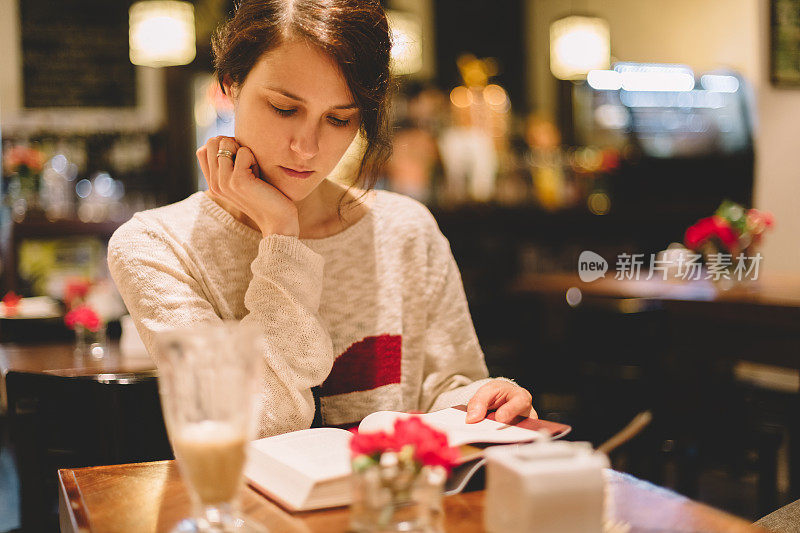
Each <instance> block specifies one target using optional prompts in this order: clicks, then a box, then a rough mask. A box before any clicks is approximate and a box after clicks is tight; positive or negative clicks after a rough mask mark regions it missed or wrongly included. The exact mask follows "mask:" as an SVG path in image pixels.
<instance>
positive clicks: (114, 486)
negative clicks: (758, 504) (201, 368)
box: [59, 461, 766, 533]
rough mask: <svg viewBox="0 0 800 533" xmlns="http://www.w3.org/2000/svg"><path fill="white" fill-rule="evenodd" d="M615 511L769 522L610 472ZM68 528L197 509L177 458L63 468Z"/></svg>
mask: <svg viewBox="0 0 800 533" xmlns="http://www.w3.org/2000/svg"><path fill="white" fill-rule="evenodd" d="M607 479H608V483H609V487H610V491H609V494H611V497H612V502H613V503H612V505H611V509H612V511H611V514H612V519H613V520H614V521H615V522H617V523H623V524H627V525H629V526H630V531H631V532H643V531H655V530H657V531H682V532H690V531H698V532H699V531H702V532H726V533H737V532H741V533H745V532H759V531H761V532H763V531H766V530H764V529H761V528H758V527H755V526H753V525H751V524H750V523H748V522H746V521H744V520H742V519H740V518H736V517H734V516H731V515H728V514H726V513H723V512H722V511H718V510H716V509H712V508H710V507H708V506H705V505H702V504H699V503H696V502H693V501H691V500H689V499H687V498H684V497H682V496H679V495H678V494H675V493H674V492H671V491H668V490H666V489H662V488H659V487H656V486H654V485H651V484H649V483H646V482H644V481H640V480H637V479H636V478H633V477H631V476H628V475H626V474H620V473H618V472H614V471H608V475H607ZM59 480H60V500H61V501H60V512H61V524H62V531H92V532H105V531H126V532H130V533H139V532H141V533H145V532H155V531H169V530H170V528H172V527H173V526H175V524H177V523H178V522H179V521H180V520H181V519H182V518H184V517H186V516H187V515H188V513H189V511H190V503H189V497H188V494H187V492H186V488H185V486H184V485H183V482H182V481H181V479H180V474H179V472H178V469H177V465H176V463H175V462H174V461H159V462H153V463H138V464H129V465H116V466H102V467H92V468H79V469H64V470H59ZM483 496H484V493H483V491H476V492H469V493H464V494H459V495H457V496H450V497H447V498H445V506H444V508H445V530H446V531H457V532H458V533H470V532H479V531H483ZM241 502H242V509H243V511H244V512H245V513H246V514H247V515H248V516H250V517H252V518H255V519H256V520H258V521H260V522H262V523H263V524H264V525H266V526H267V527H268V528H269V529H270V531H280V532H287V533H288V532H304V533H308V532H320V533H322V532H325V533H334V532H343V531H346V530H347V526H348V519H349V515H348V510H347V508H338V509H331V510H323V511H310V512H304V513H296V514H289V513H287V512H285V511H283V510H282V509H281V508H280V507H279V506H278V505H277V504H274V503H272V502H271V501H270V500H268V499H266V498H265V497H263V496H261V495H260V494H258V493H257V492H255V491H254V490H252V489H250V488H249V487H244V488H242V493H241Z"/></svg>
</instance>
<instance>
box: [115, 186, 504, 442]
mask: <svg viewBox="0 0 800 533" xmlns="http://www.w3.org/2000/svg"><path fill="white" fill-rule="evenodd" d="M374 194H375V196H374V198H373V202H372V204H371V206H370V209H369V211H368V212H367V214H366V215H364V216H363V217H362V218H361V219H359V220H357V221H356V222H355V223H354V224H353V225H351V226H349V227H348V228H347V229H345V230H344V231H342V232H340V233H337V234H335V235H333V236H330V237H326V238H323V239H298V238H295V237H288V236H285V235H270V236H268V237H262V235H261V233H260V232H259V231H256V230H254V229H252V228H250V227H248V226H246V225H244V224H242V223H240V222H239V221H237V220H236V219H234V218H233V217H232V216H231V215H230V214H229V213H228V212H227V211H225V210H224V209H223V208H222V207H220V206H219V205H218V204H217V203H215V202H214V201H213V200H211V199H210V198H209V197H208V196H207V195H206V194H205V193H203V192H197V193H195V194H192V195H191V196H189V197H188V198H186V199H184V200H182V201H180V202H177V203H174V204H171V205H167V206H164V207H159V208H156V209H151V210H148V211H143V212H140V213H137V214H135V215H134V216H133V218H132V219H131V220H130V221H128V222H126V223H125V224H123V225H122V226H121V227H120V228H119V229H118V230H117V231H116V232H115V233H114V235H113V236H112V238H111V240H110V242H109V246H108V265H109V268H110V272H111V275H112V277H113V279H114V281H115V282H116V284H117V287H118V289H119V291H120V293H121V294H122V297H123V300H124V301H125V304H126V306H127V307H128V311H129V312H130V314H131V316H132V317H133V320H134V322H135V323H136V327H137V329H138V331H139V334H140V335H141V337H142V340H143V341H144V344H145V346H146V347H147V349H148V351H149V353H150V354H151V356H153V358H154V359H156V360H157V359H158V354H157V348H156V344H155V342H154V333H156V332H158V331H162V330H165V329H169V328H173V327H181V326H187V325H192V324H196V323H198V322H201V321H206V320H220V319H234V320H243V321H252V322H254V323H255V324H257V325H258V327H260V328H261V330H263V332H264V362H265V373H264V375H265V377H264V380H265V383H264V387H263V393H262V400H263V406H262V407H263V409H262V413H263V415H262V419H261V423H260V436H268V435H275V434H278V433H283V432H287V431H293V430H297V429H304V428H307V427H309V426H310V424H311V422H312V420H313V418H314V413H315V406H314V399H313V395H312V392H311V388H312V387H316V386H320V389H319V390H320V394H319V396H320V407H321V419H322V421H323V423H325V424H346V423H351V422H357V421H359V420H361V419H362V418H363V417H364V416H366V415H367V414H369V413H371V412H373V411H377V410H381V409H388V410H397V411H410V410H419V411H432V410H436V409H441V408H443V407H447V406H450V405H456V404H459V403H466V402H467V401H469V399H470V398H471V397H472V395H473V394H474V393H475V391H476V390H477V389H478V388H479V387H480V386H481V385H482V384H483V383H484V382H485V381H486V380H487V376H488V372H487V369H486V365H485V363H484V357H483V353H482V351H481V348H480V345H479V344H478V339H477V337H476V335H475V330H474V328H473V325H472V319H471V317H470V314H469V309H468V307H467V301H466V298H465V296H464V289H463V286H462V283H461V276H460V274H459V271H458V267H457V266H456V262H455V260H454V259H453V255H452V253H451V251H450V245H449V243H448V241H447V239H446V238H445V237H444V236H443V235H442V233H441V232H440V231H439V227H438V225H437V224H436V221H435V219H434V218H433V216H432V215H431V213H430V211H428V209H427V208H426V207H425V206H424V205H422V204H421V203H419V202H417V201H416V200H413V199H411V198H408V197H405V196H401V195H399V194H396V193H391V192H387V191H375V193H374Z"/></svg>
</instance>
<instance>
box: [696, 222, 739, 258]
mask: <svg viewBox="0 0 800 533" xmlns="http://www.w3.org/2000/svg"><path fill="white" fill-rule="evenodd" d="M713 237H716V238H717V239H719V241H720V242H721V243H722V244H723V245H724V246H725V247H726V248H727V249H728V251H733V250H734V249H735V248H736V247H737V246H738V244H739V235H737V233H736V231H735V230H734V229H733V227H732V226H731V225H730V223H729V222H728V221H727V220H725V219H724V218H722V217H719V216H716V215H714V216H711V217H707V218H703V219H700V220H698V221H697V223H696V224H695V225H694V226H691V227H689V229H687V230H686V236H685V237H684V242H685V243H686V247H687V248H691V249H693V250H697V249H698V248H700V247H701V246H702V245H703V244H704V243H705V242H706V241H708V240H709V239H711V238H713Z"/></svg>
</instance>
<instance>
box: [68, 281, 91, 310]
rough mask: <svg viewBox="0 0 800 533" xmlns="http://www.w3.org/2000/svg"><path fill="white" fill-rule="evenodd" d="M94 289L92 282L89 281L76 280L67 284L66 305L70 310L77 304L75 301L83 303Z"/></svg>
mask: <svg viewBox="0 0 800 533" xmlns="http://www.w3.org/2000/svg"><path fill="white" fill-rule="evenodd" d="M91 287H92V282H91V281H90V280H88V279H82V278H75V279H70V280H69V281H67V282H66V286H65V287H64V303H65V304H67V307H68V308H71V307H72V306H73V305H74V304H75V300H76V299H79V300H80V301H83V300H84V299H86V295H87V294H88V293H89V289H90V288H91Z"/></svg>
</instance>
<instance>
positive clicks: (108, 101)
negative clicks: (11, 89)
mask: <svg viewBox="0 0 800 533" xmlns="http://www.w3.org/2000/svg"><path fill="white" fill-rule="evenodd" d="M131 4H132V0H56V1H53V0H19V8H20V16H21V19H22V59H23V87H24V89H23V94H24V106H25V107H27V108H42V107H134V106H135V105H136V72H135V69H134V66H133V64H131V62H130V58H129V52H128V50H129V49H128V9H129V8H130V5H131Z"/></svg>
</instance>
